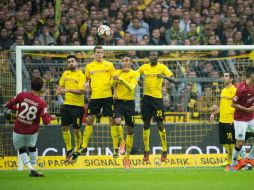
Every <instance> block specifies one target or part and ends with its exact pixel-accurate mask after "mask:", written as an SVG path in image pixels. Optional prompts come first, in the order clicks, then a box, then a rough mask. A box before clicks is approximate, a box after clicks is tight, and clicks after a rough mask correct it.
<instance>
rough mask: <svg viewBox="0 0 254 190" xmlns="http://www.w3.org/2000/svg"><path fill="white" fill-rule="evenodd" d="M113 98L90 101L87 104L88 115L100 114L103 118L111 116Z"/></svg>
mask: <svg viewBox="0 0 254 190" xmlns="http://www.w3.org/2000/svg"><path fill="white" fill-rule="evenodd" d="M112 107H113V98H112V97H110V98H101V99H91V100H90V101H89V103H88V111H87V113H88V115H97V114H99V113H101V109H102V114H103V116H109V117H112V116H113V109H112Z"/></svg>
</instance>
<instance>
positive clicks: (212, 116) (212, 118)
mask: <svg viewBox="0 0 254 190" xmlns="http://www.w3.org/2000/svg"><path fill="white" fill-rule="evenodd" d="M210 122H214V114H213V113H212V114H211V116H210Z"/></svg>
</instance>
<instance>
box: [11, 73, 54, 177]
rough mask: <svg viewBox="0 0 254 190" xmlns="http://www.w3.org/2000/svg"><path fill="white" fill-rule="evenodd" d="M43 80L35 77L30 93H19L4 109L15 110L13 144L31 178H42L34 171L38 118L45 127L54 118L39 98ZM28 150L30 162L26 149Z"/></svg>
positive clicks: (40, 174)
mask: <svg viewBox="0 0 254 190" xmlns="http://www.w3.org/2000/svg"><path fill="white" fill-rule="evenodd" d="M43 83H44V82H43V79H42V78H40V77H36V78H34V79H32V81H31V89H32V91H31V92H21V93H19V94H18V95H17V96H15V97H14V98H13V99H11V100H10V101H9V102H7V103H6V107H7V108H9V109H12V110H17V117H16V121H15V124H14V128H13V144H14V147H15V149H16V150H18V151H19V155H20V157H21V160H22V161H23V163H24V164H25V165H26V166H27V167H28V169H29V171H30V176H31V177H42V176H44V175H43V174H42V173H39V172H38V171H36V170H35V168H34V167H35V165H36V160H37V154H38V152H37V148H36V142H37V137H38V130H39V127H40V126H39V124H40V118H41V117H42V121H43V123H44V124H45V125H47V124H49V123H50V121H51V120H54V119H55V118H56V116H55V115H49V114H48V113H47V109H48V108H47V107H48V106H47V104H46V103H45V101H44V100H42V99H41V98H40V96H39V94H40V92H41V89H42V87H43ZM27 148H28V150H29V156H30V160H29V158H28V154H27V150H26V149H27Z"/></svg>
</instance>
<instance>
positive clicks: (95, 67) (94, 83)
mask: <svg viewBox="0 0 254 190" xmlns="http://www.w3.org/2000/svg"><path fill="white" fill-rule="evenodd" d="M114 72H115V68H114V65H113V63H111V62H108V61H105V60H103V61H102V62H101V63H100V62H97V61H95V60H94V61H93V62H91V63H89V64H87V66H86V72H85V75H86V78H87V79H88V80H89V79H90V86H91V90H92V94H91V99H101V98H108V97H112V90H111V85H110V80H111V77H112V76H113V74H114Z"/></svg>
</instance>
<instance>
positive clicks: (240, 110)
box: [231, 67, 254, 170]
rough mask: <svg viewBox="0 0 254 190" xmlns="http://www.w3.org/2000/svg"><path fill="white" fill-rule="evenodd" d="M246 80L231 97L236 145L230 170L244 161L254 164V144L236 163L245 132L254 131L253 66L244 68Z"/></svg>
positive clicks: (243, 163)
mask: <svg viewBox="0 0 254 190" xmlns="http://www.w3.org/2000/svg"><path fill="white" fill-rule="evenodd" d="M246 77H247V78H246V80H245V81H243V82H241V83H240V84H239V85H238V87H237V91H236V94H235V97H234V98H233V103H232V107H234V108H235V113H234V127H235V139H236V145H235V148H234V150H233V154H232V165H231V169H232V170H240V169H241V168H242V167H243V166H244V165H245V164H246V163H250V164H251V165H252V166H253V165H254V160H253V157H254V148H253V147H254V146H252V148H251V151H250V153H249V156H248V158H247V159H245V160H241V161H240V162H238V163H237V157H238V154H239V152H240V150H241V148H242V146H243V144H244V142H245V140H246V132H251V133H254V67H248V68H247V70H246Z"/></svg>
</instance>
